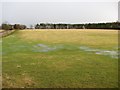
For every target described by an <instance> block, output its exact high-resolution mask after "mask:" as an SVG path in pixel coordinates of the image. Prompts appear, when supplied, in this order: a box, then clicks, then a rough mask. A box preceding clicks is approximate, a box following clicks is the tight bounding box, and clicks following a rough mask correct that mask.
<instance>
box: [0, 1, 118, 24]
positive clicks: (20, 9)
mask: <svg viewBox="0 0 120 90" xmlns="http://www.w3.org/2000/svg"><path fill="white" fill-rule="evenodd" d="M8 1H9V0H4V1H2V5H1V3H0V12H1V10H2V22H6V21H7V22H9V23H11V24H14V23H21V24H26V25H31V24H36V23H41V22H43V23H90V22H92V23H96V22H114V21H117V20H118V2H117V0H106V2H100V0H98V1H97V0H96V2H95V1H94V0H92V2H82V1H79V2H78V1H77V0H70V1H68V0H64V1H60V0H57V2H55V1H54V0H50V1H51V2H50V1H49V2H48V1H47V0H46V1H44V2H43V1H42V0H40V2H35V1H37V0H29V2H28V0H26V2H20V1H22V0H18V2H14V0H10V1H9V2H8ZM16 1H17V0H16ZM24 1H25V0H24ZM85 1H87V0H85ZM104 1H105V0H104ZM108 1H109V2H108ZM0 18H1V15H0Z"/></svg>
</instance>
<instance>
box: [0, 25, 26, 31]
mask: <svg viewBox="0 0 120 90" xmlns="http://www.w3.org/2000/svg"><path fill="white" fill-rule="evenodd" d="M1 28H2V29H3V30H14V29H15V30H23V29H26V28H27V26H26V25H21V24H14V25H11V24H2V26H1Z"/></svg>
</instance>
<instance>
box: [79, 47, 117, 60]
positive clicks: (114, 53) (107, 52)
mask: <svg viewBox="0 0 120 90" xmlns="http://www.w3.org/2000/svg"><path fill="white" fill-rule="evenodd" d="M80 49H81V50H83V51H86V52H93V53H95V54H99V55H106V56H110V57H112V58H118V52H117V51H110V50H101V49H94V48H89V47H85V46H81V47H80Z"/></svg>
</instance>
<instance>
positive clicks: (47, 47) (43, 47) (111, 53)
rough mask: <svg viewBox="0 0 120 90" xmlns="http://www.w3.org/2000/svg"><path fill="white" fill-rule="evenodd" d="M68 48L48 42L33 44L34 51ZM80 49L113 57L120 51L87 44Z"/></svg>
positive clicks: (116, 56)
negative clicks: (97, 47)
mask: <svg viewBox="0 0 120 90" xmlns="http://www.w3.org/2000/svg"><path fill="white" fill-rule="evenodd" d="M66 48H68V47H65V46H63V45H56V46H55V45H54V46H50V45H46V44H37V45H35V46H33V51H34V52H49V51H56V50H61V49H66ZM76 48H78V47H77V46H76ZM68 50H69V49H68ZM78 50H82V51H86V52H90V53H91V52H92V53H94V54H98V55H106V56H110V57H112V58H118V51H113V50H101V49H94V48H90V47H86V46H80V47H79V48H78Z"/></svg>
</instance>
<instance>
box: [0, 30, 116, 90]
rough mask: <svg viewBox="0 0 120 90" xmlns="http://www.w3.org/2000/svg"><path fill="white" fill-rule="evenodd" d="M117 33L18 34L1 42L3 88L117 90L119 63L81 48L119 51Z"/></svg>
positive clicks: (30, 32)
mask: <svg viewBox="0 0 120 90" xmlns="http://www.w3.org/2000/svg"><path fill="white" fill-rule="evenodd" d="M117 33H118V32H117V31H107V30H105V31H101V30H100V31H97V30H86V31H83V30H75V31H73V30H70V31H67V30H59V31H55V30H51V31H49V30H46V31H45V30H39V31H16V32H15V33H13V34H12V35H9V36H7V37H4V38H3V39H2V40H3V43H2V49H3V50H2V66H3V67H2V68H3V87H7V88H8V87H12V88H15V87H17V88H24V87H32V88H34V87H35V88H115V87H118V59H117V58H114V57H111V56H110V55H104V54H95V52H94V51H85V50H81V49H80V48H79V47H81V46H85V47H89V48H91V49H92V50H93V49H98V50H108V51H117V48H118V42H117V38H118V36H117ZM39 45H41V46H39ZM42 50H43V51H42ZM44 50H45V51H44ZM46 50H47V51H46Z"/></svg>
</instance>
